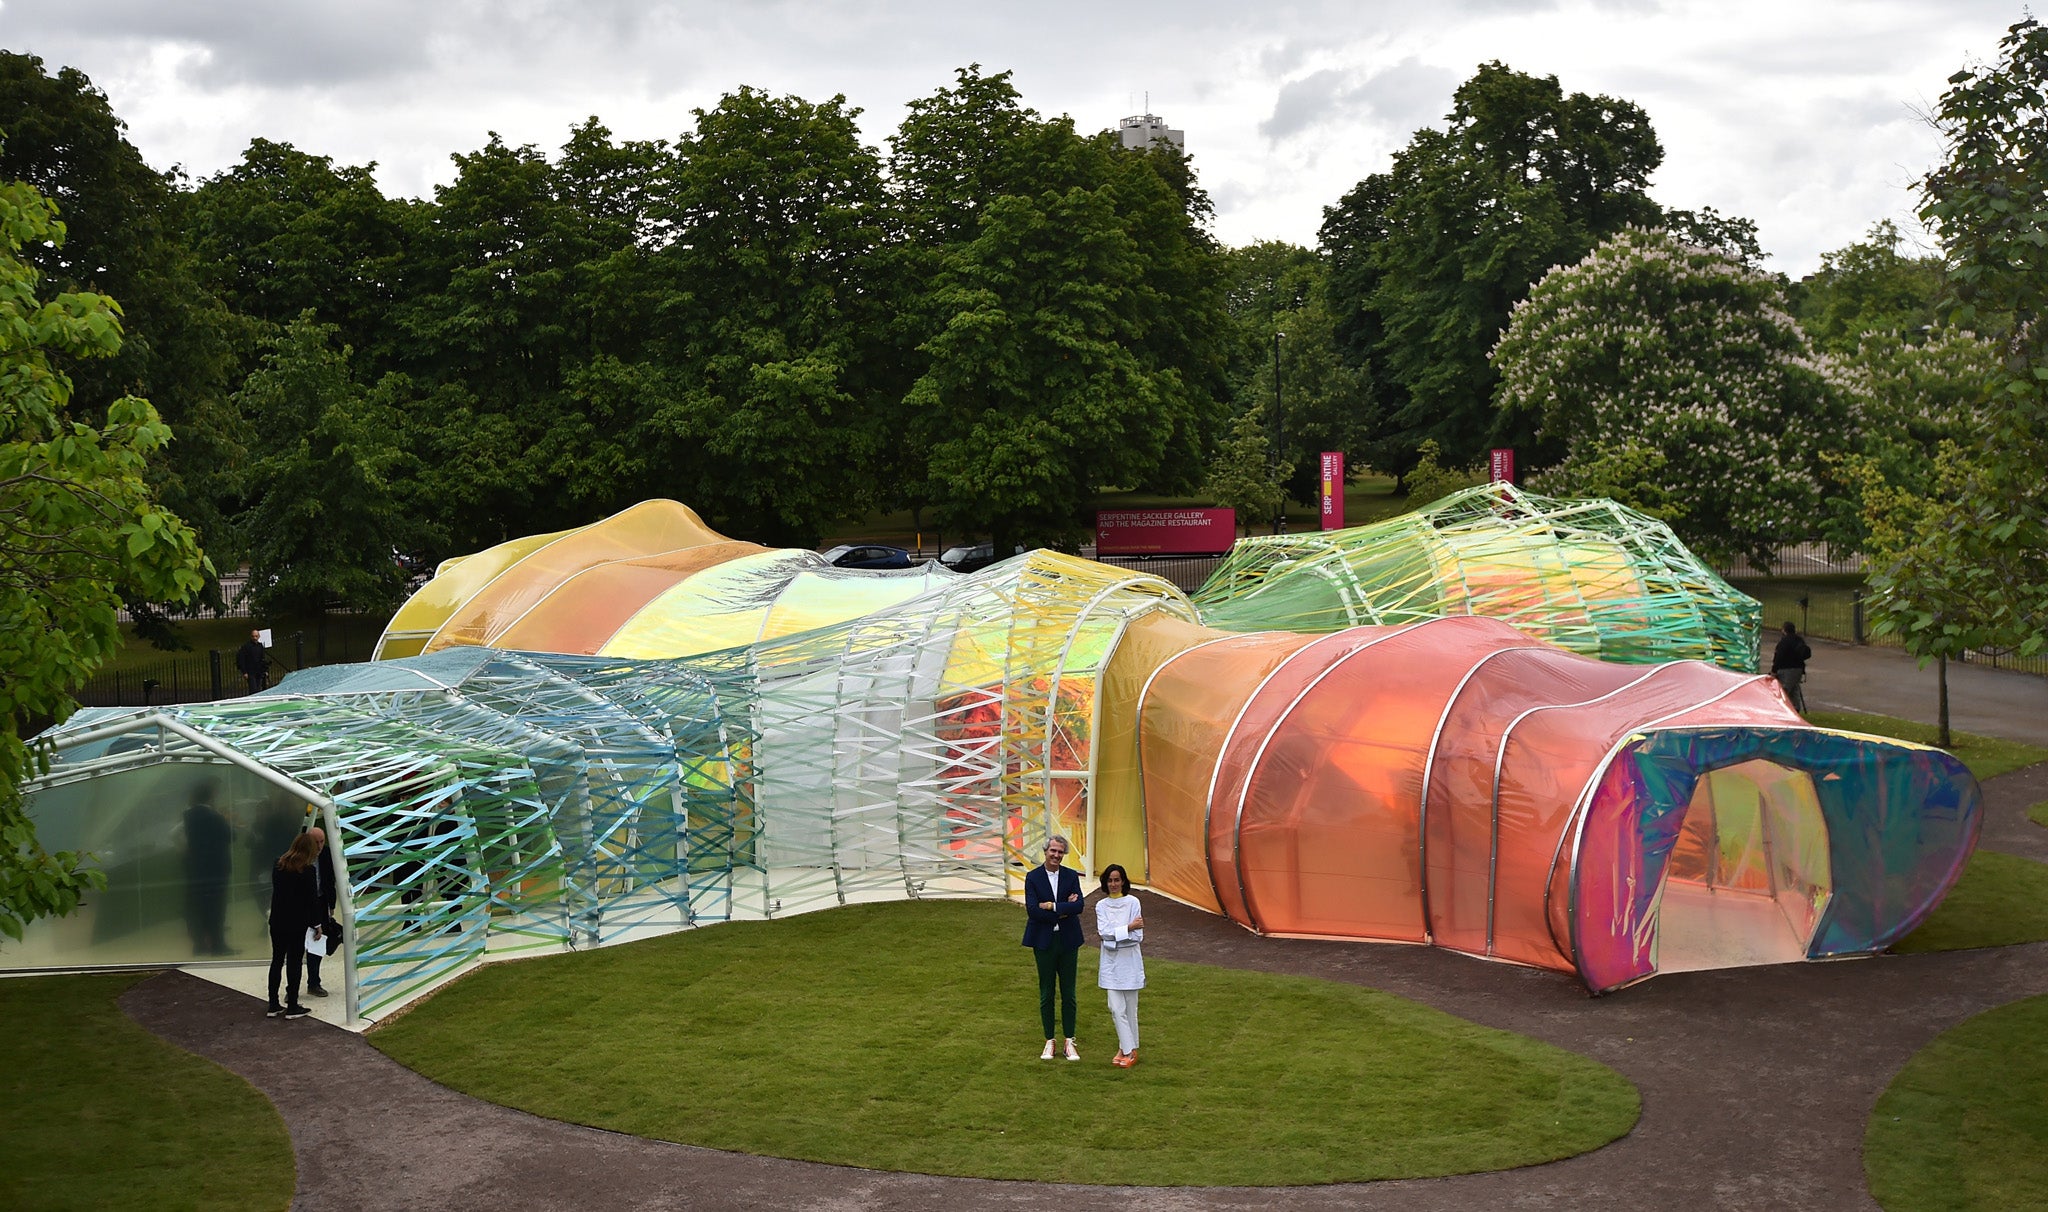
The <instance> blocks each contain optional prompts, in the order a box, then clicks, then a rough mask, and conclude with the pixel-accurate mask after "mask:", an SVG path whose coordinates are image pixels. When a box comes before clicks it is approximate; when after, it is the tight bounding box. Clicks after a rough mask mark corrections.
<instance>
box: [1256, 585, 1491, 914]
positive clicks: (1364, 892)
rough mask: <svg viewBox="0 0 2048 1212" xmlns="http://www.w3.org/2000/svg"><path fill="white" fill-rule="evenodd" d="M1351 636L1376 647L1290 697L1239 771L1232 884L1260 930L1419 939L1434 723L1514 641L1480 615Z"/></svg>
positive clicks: (1336, 667) (1341, 663)
mask: <svg viewBox="0 0 2048 1212" xmlns="http://www.w3.org/2000/svg"><path fill="white" fill-rule="evenodd" d="M1357 634H1361V635H1366V636H1372V637H1374V638H1377V640H1378V642H1377V643H1374V644H1372V645H1371V646H1369V647H1362V648H1361V649H1360V651H1359V652H1358V653H1357V654H1356V655H1355V656H1352V657H1347V658H1346V659H1345V660H1343V661H1342V662H1340V663H1339V664H1337V665H1336V666H1334V667H1333V668H1332V670H1331V672H1330V674H1329V675H1328V676H1327V677H1323V678H1320V679H1318V680H1316V681H1315V682H1314V683H1313V684H1312V685H1311V686H1310V687H1309V688H1308V689H1307V691H1306V693H1304V694H1302V695H1301V696H1300V698H1299V701H1298V702H1296V703H1295V704H1294V705H1293V707H1292V708H1291V709H1289V710H1288V711H1287V714H1286V716H1285V718H1284V719H1283V720H1281V721H1279V723H1278V725H1277V727H1275V728H1274V729H1273V734H1272V739H1271V740H1270V742H1269V743H1268V744H1267V745H1266V748H1265V752H1264V754H1263V755H1262V756H1261V757H1260V758H1259V760H1258V762H1257V764H1256V766H1255V767H1254V769H1253V770H1252V773H1251V776H1250V778H1249V780H1248V782H1247V784H1246V788H1245V792H1244V808H1243V815H1242V822H1241V824H1240V826H1239V863H1240V868H1241V878H1242V880H1243V885H1244V890H1245V895H1246V900H1247V902H1248V905H1249V909H1250V912H1251V913H1252V915H1253V916H1254V918H1255V920H1257V921H1258V922H1259V923H1260V928H1261V929H1264V930H1268V931H1271V932H1274V933H1281V934H1314V935H1331V936H1338V937H1348V938H1379V939H1397V940H1405V941H1421V940H1422V939H1423V937H1424V929H1423V916H1422V905H1423V899H1424V889H1423V885H1422V865H1423V854H1422V835H1421V832H1420V825H1421V821H1420V811H1421V801H1422V787H1423V770H1424V766H1425V765H1426V763H1427V760H1428V755H1429V748H1430V742H1431V739H1432V737H1433V736H1434V734H1435V731H1436V726H1437V721H1438V720H1439V719H1440V718H1441V716H1442V714H1443V707H1444V704H1445V702H1446V701H1448V699H1449V698H1450V696H1451V693H1452V691H1453V690H1454V688H1455V687H1456V686H1457V684H1458V681H1459V679H1460V678H1462V677H1463V675H1464V673H1465V671H1466V670H1467V669H1468V668H1470V667H1471V665H1472V664H1473V662H1474V661H1475V660H1477V659H1478V656H1479V655H1481V654H1484V653H1485V652H1487V651H1490V650H1492V649H1494V648H1498V647H1500V646H1501V645H1502V644H1503V643H1523V642H1526V641H1525V640H1524V639H1523V638H1522V637H1521V636H1520V634H1519V633H1517V632H1515V631H1514V630H1512V629H1511V628H1508V627H1507V626H1505V625H1504V624H1500V623H1495V622H1492V621H1490V620H1485V619H1445V620H1439V621H1437V622H1433V623H1428V624H1424V625H1422V626H1419V627H1411V628H1403V629H1398V630H1397V629H1381V628H1373V629H1362V630H1361V631H1360V632H1359V633H1357Z"/></svg>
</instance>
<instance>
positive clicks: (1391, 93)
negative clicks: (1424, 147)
mask: <svg viewBox="0 0 2048 1212" xmlns="http://www.w3.org/2000/svg"><path fill="white" fill-rule="evenodd" d="M1353 79H1354V73H1351V72H1347V71H1342V70H1339V69H1336V68H1324V69H1322V70H1321V71H1316V72H1311V73H1309V74H1308V75H1306V76H1303V77H1301V78H1300V79H1298V80H1290V81H1288V82H1287V83H1286V84H1283V85H1281V86H1280V91H1279V94H1278V96H1276V97H1275V98H1274V102H1273V112H1272V114H1271V116H1269V117H1268V118H1266V120H1265V121H1263V122H1261V123H1259V133H1260V134H1262V135H1264V136H1266V139H1267V141H1268V142H1271V143H1278V142H1280V141H1282V140H1284V139H1289V138H1292V137H1294V136H1295V135H1299V134H1302V133H1303V132H1305V131H1308V130H1309V129H1311V128H1313V127H1317V126H1322V125H1328V124H1335V123H1340V122H1360V121H1367V122H1371V123H1372V124H1373V125H1375V126H1379V127H1383V128H1386V129H1389V130H1395V131H1402V132H1406V131H1411V130H1414V129H1415V128H1416V127H1418V126H1422V125H1424V124H1426V123H1428V122H1429V121H1431V120H1432V119H1434V118H1437V117H1439V116H1441V115H1442V114H1444V113H1445V112H1447V111H1448V110H1449V109H1450V99H1451V94H1452V93H1453V92H1454V91H1455V90H1456V89H1457V86H1458V78H1457V76H1456V75H1454V74H1453V73H1451V72H1448V71H1445V70H1444V69H1443V68H1440V67H1433V66H1431V65H1429V64H1426V63H1424V62H1422V61H1421V60H1420V59H1419V58H1416V57H1415V56H1412V55H1411V56H1409V57H1408V58H1406V59H1403V60H1401V61H1400V62H1399V63H1396V64H1395V65H1394V66H1392V67H1389V68H1386V69H1384V70H1382V71H1378V72H1374V73H1373V74H1371V75H1369V76H1367V77H1365V79H1363V80H1362V81H1358V82H1357V83H1353Z"/></svg>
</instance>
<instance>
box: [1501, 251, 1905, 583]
mask: <svg viewBox="0 0 2048 1212" xmlns="http://www.w3.org/2000/svg"><path fill="white" fill-rule="evenodd" d="M1493 364H1494V367H1495V369H1496V370H1497V371H1498V372H1499V374H1500V392H1499V397H1498V400H1499V407H1500V409H1501V410H1502V411H1503V412H1505V413H1509V414H1514V415H1519V416H1520V417H1523V418H1526V419H1527V421H1528V422H1530V423H1532V424H1533V425H1534V426H1536V427H1537V428H1538V429H1539V430H1540V432H1541V434H1542V435H1543V437H1544V438H1545V439H1546V440H1549V441H1553V442H1556V443H1558V444H1559V445H1561V446H1562V448H1563V449H1564V452H1565V453H1564V457H1563V458H1562V459H1561V460H1560V461H1559V462H1558V463H1556V464H1555V465H1554V466H1552V467H1550V468H1548V469H1547V470H1545V471H1543V472H1542V473H1541V475H1539V476H1538V477H1537V480H1538V481H1540V483H1541V484H1542V485H1543V490H1544V491H1546V492H1557V493H1564V494H1571V493H1577V492H1585V491H1589V490H1590V489H1591V488H1592V486H1593V485H1594V484H1595V482H1598V483H1599V484H1600V486H1601V487H1604V488H1606V489H1607V490H1608V491H1610V492H1612V491H1614V490H1615V488H1616V487H1617V485H1616V483H1615V481H1616V480H1617V479H1618V478H1619V475H1618V473H1620V472H1622V471H1625V470H1629V466H1630V465H1632V466H1633V469H1634V470H1635V472H1636V473H1637V475H1638V476H1639V477H1640V478H1639V479H1637V481H1636V482H1637V483H1638V484H1639V485H1640V486H1641V487H1640V488H1638V489H1636V490H1634V491H1629V492H1624V493H1623V494H1622V495H1623V496H1624V497H1626V498H1629V499H1631V500H1633V501H1635V502H1637V503H1642V502H1645V501H1657V500H1661V502H1662V503H1663V504H1664V505H1665V507H1666V508H1667V509H1668V508H1672V507H1675V508H1676V509H1677V510H1678V511H1679V516H1678V517H1677V525H1676V526H1675V527H1674V528H1675V529H1676V530H1677V531H1678V533H1679V534H1680V535H1681V536H1682V537H1683V538H1684V539H1685V540H1686V542H1688V543H1690V544H1692V545H1694V547H1695V548H1696V549H1698V550H1699V551H1701V552H1702V553H1703V554H1706V555H1708V556H1710V557H1729V556H1734V555H1739V554H1740V555H1748V556H1749V557H1750V558H1751V559H1752V560H1755V561H1757V562H1758V563H1759V564H1762V563H1764V562H1767V561H1768V560H1769V558H1770V557H1771V554H1772V552H1773V549H1774V548H1775V547H1776V546H1777V545H1778V544H1779V543H1781V542H1786V541H1791V540H1797V539H1804V538H1808V537H1811V535H1810V527H1811V526H1812V524H1813V520H1814V519H1815V518H1816V517H1817V516H1818V515H1819V514H1820V512H1821V502H1822V495H1823V489H1822V477H1823V470H1824V462H1823V460H1824V456H1826V455H1827V454H1829V453H1835V454H1841V453H1846V452H1847V450H1848V449H1849V446H1848V443H1849V439H1850V436H1851V435H1852V434H1854V433H1856V432H1857V431H1858V430H1859V429H1860V428H1861V424H1862V420H1863V417H1864V413H1865V400H1864V392H1865V388H1864V385H1863V383H1862V381H1861V380H1860V379H1859V378H1858V377H1857V376H1855V375H1853V374H1851V373H1849V372H1847V371H1846V370H1844V369H1843V368H1842V367H1840V366H1838V365H1836V364H1835V363H1834V362H1833V361H1832V360H1830V359H1828V358H1826V357H1824V356H1820V355H1817V354H1816V353H1815V352H1814V350H1813V348H1812V345H1811V343H1810V342H1809V341H1808V339H1807V337H1806V334H1805V332H1804V331H1803V330H1802V329H1801V328H1800V327H1799V325H1798V324H1797V323H1796V322H1795V321H1794V320H1793V319H1792V317H1791V316H1790V315H1789V314H1787V313H1786V312H1785V310H1784V296H1783V293H1782V291H1781V290H1780V289H1779V287H1778V284H1777V283H1776V282H1775V281H1774V280H1773V279H1771V278H1768V277H1766V276H1764V275H1763V274H1760V273H1758V272H1756V271H1755V270H1752V269H1748V268H1745V267H1744V266H1743V265H1741V264H1739V263H1738V262H1735V261H1732V260H1730V259H1728V258H1726V257H1724V256H1721V255H1719V254H1717V253H1713V252H1710V251H1708V250H1706V249H1700V248H1691V247H1687V246H1686V245H1683V244H1681V243H1679V242H1678V240H1677V239H1676V238H1674V237H1673V236H1671V235H1670V234H1669V233H1667V232H1663V231H1654V230H1653V231H1644V230H1639V229H1629V230H1626V231H1623V232H1622V233H1621V234H1620V235H1617V236H1615V237H1614V238H1612V239H1610V240H1608V241H1607V242H1606V243H1604V244H1602V245H1601V246H1600V247H1599V248H1597V249H1595V250H1593V252H1591V253H1589V254H1588V255H1587V256H1586V257H1585V258H1584V259H1582V260H1581V261H1579V262H1578V263H1577V264H1575V265H1570V266H1565V267H1562V268H1559V269H1556V270H1553V271H1551V272H1550V273H1549V274H1547V275H1545V276H1544V278H1543V280H1542V281H1541V282H1539V283H1537V284H1536V286H1535V288H1534V289H1532V290H1531V291H1530V292H1529V297H1528V299H1526V300H1525V301H1523V302H1522V303H1521V304H1520V305H1518V306H1517V307H1516V308H1515V311H1514V316H1513V318H1512V319H1511V320H1510V321H1509V323H1508V329H1507V332H1506V333H1505V334H1503V335H1502V337H1501V340H1500V343H1499V345H1498V346H1497V347H1496V348H1495V349H1494V351H1493ZM1616 452H1623V455H1624V456H1625V462H1623V461H1617V460H1618V456H1617V453H1616ZM1652 476H1654V477H1655V480H1654V481H1653V480H1652V479H1651V477H1652Z"/></svg>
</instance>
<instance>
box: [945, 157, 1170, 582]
mask: <svg viewBox="0 0 2048 1212" xmlns="http://www.w3.org/2000/svg"><path fill="white" fill-rule="evenodd" d="M1140 273H1141V265H1140V255H1139V252H1138V249H1137V246H1136V242H1135V241H1134V240H1132V239H1131V237H1130V236H1129V234H1127V233H1126V232H1125V230H1124V229H1123V226H1122V224H1120V223H1119V222H1118V218H1117V214H1116V208H1115V199H1114V197H1113V191H1112V190H1111V189H1109V188H1107V187H1105V188H1103V189H1099V190H1092V191H1091V190H1084V189H1080V188H1078V187H1077V188H1074V189H1071V190H1068V191H1067V192H1066V193H1065V194H1047V195H1045V196H1043V197H1041V198H1029V197H1022V196H1015V195H1012V196H1007V197H1001V198H997V199H995V200H994V201H993V202H991V203H990V204H989V207H988V209H987V211H986V212H985V214H984V216H983V219H982V224H981V234H980V236H979V237H978V238H977V239H976V240H975V241H974V242H973V243H971V244H969V245H967V246H966V247H965V248H963V249H961V250H959V251H958V252H957V253H955V254H954V255H953V256H951V257H949V258H948V259H947V263H946V269H945V272H944V273H943V274H942V276H941V278H940V284H939V294H940V299H941V301H942V303H943V304H944V306H945V308H946V310H947V311H948V312H949V313H950V314H951V316H952V319H951V320H950V322H949V323H948V324H947V326H946V328H945V330H944V331H943V332H941V333H939V334H938V335H937V336H936V337H934V338H933V339H932V340H931V342H930V343H929V344H928V345H927V346H926V350H927V352H928V353H929V355H930V358H931V362H930V368H929V369H928V370H927V371H926V372H925V374H924V375H923V377H921V378H920V379H919V380H918V381H917V383H916V384H915V386H913V387H912V389H911V392H910V397H909V402H910V404H911V405H912V407H913V409H914V413H913V415H914V416H915V417H916V418H917V421H918V424H919V431H918V434H917V437H918V438H919V439H920V440H921V442H922V443H923V444H924V446H925V449H927V450H928V451H929V452H930V473H929V475H930V478H931V480H932V482H933V483H934V484H935V486H936V487H937V490H938V492H937V497H936V499H937V500H938V501H939V502H940V506H939V510H940V516H941V520H942V521H943V522H944V523H945V524H946V525H947V526H948V527H949V528H960V529H970V530H975V531H985V532H988V533H989V534H991V535H992V536H993V539H994V542H995V544H996V550H998V551H1007V550H1009V546H1010V544H1011V542H1012V541H1013V540H1018V539H1028V540H1036V541H1061V540H1065V539H1069V538H1071V537H1072V535H1073V533H1074V531H1075V529H1076V525H1077V519H1078V518H1079V516H1080V514H1081V512H1082V510H1083V509H1084V507H1085V505H1086V503H1087V502H1088V500H1089V499H1090V498H1092V497H1093V496H1094V495H1095V493H1096V492H1098V491H1099V490H1100V489H1101V488H1103V487H1104V486H1115V485H1128V484H1134V483H1140V482H1142V481H1143V480H1144V479H1145V478H1146V477H1147V476H1149V475H1150V474H1152V472H1153V471H1154V470H1155V469H1156V467H1157V464H1158V462H1159V460H1160V459H1161V458H1162V457H1163V456H1164V454H1165V451H1166V449H1167V442H1168V437H1169V435H1170V434H1171V433H1172V432H1173V431H1174V430H1175V429H1176V428H1177V427H1181V426H1184V425H1187V424H1188V423H1189V422H1190V421H1191V419H1192V414H1193V413H1194V411H1195V405H1194V402H1193V401H1191V400H1190V398H1189V395H1188V391H1187V387H1186V383H1185V381H1184V379H1183V378H1182V376H1181V374H1180V373H1179V371H1178V370H1177V369H1171V368H1154V367H1149V366H1147V365H1146V364H1145V362H1144V361H1143V360H1142V359H1141V358H1140V357H1139V356H1138V354H1137V353H1136V352H1135V351H1134V349H1133V347H1134V346H1135V345H1137V344H1138V343H1139V341H1138V338H1139V333H1138V332H1137V324H1138V322H1139V319H1138V317H1139V308H1138V307H1137V306H1136V305H1135V301H1134V300H1133V299H1132V298H1131V296H1132V294H1133V293H1134V291H1133V285H1132V284H1133V282H1134V281H1135V280H1136V279H1137V278H1138V277H1139V276H1140Z"/></svg>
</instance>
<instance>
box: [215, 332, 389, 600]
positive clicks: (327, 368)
mask: <svg viewBox="0 0 2048 1212" xmlns="http://www.w3.org/2000/svg"><path fill="white" fill-rule="evenodd" d="M335 332H336V329H335V327H334V326H333V325H331V324H321V323H320V322H318V321H317V320H315V319H314V318H313V313H312V312H311V311H310V310H309V311H307V312H305V313H303V314H301V315H300V316H299V318H298V319H297V320H294V321H293V322H292V323H290V324H288V325H286V326H285V328H284V331H283V332H282V333H280V334H279V335H278V337H277V340H276V342H275V343H274V344H273V346H272V348H271V350H270V352H269V353H267V354H266V355H265V356H264V358H263V360H262V363H261V364H260V365H259V366H258V367H257V369H256V371H255V372H254V373H253V374H251V375H250V376H249V378H248V379H247V381H245V382H244V383H243V384H242V390H241V392H240V394H239V403H240V405H241V408H242V411H243V412H244V413H245V414H246V415H247V416H248V417H249V418H250V419H251V422H252V423H253V425H254V427H255V429H256V430H257V433H258V436H259V440H260V444H261V448H262V449H263V451H264V452H265V453H264V455H263V457H262V458H260V459H259V460H258V461H257V462H256V464H255V465H254V467H253V468H252V469H251V472H252V474H251V482H252V483H253V484H254V485H256V489H255V491H254V492H253V493H252V494H251V501H250V504H249V508H248V510H247V511H246V512H245V513H244V514H242V515H241V516H240V517H239V518H237V519H236V521H237V524H238V525H240V526H241V527H242V529H243V546H244V548H245V549H246V550H247V551H248V552H249V584H250V596H251V598H252V599H253V601H254V602H255V605H256V607H257V609H259V610H260V611H262V612H263V613H265V614H270V615H280V614H287V613H289V614H297V615H312V616H315V617H316V618H322V619H324V616H325V614H326V612H327V611H328V610H329V609H330V608H334V607H340V608H342V609H346V610H353V611H358V612H362V613H377V612H380V611H387V610H390V609H391V608H393V607H394V606H396V605H397V604H398V601H399V599H400V598H401V597H403V596H404V591H405V576H406V574H405V572H404V570H403V569H401V568H400V567H399V566H398V563H397V561H396V560H395V559H394V558H393V555H394V552H396V551H400V550H411V549H413V548H414V547H415V546H416V543H415V539H416V538H417V535H418V525H417V524H416V523H414V522H413V521H412V520H411V516H412V515H411V511H410V510H409V509H408V508H407V506H408V505H410V504H412V502H410V501H408V500H407V498H406V494H405V490H404V488H403V484H404V483H405V482H407V481H410V480H411V479H413V478H415V477H416V475H417V468H416V466H415V460H414V459H413V457H412V456H411V455H410V454H409V453H407V452H406V451H405V450H404V448H403V447H402V446H401V445H400V425H399V410H398V408H397V407H395V406H394V403H393V400H392V398H391V397H392V395H393V394H394V392H396V391H398V390H400V386H399V385H400V383H401V382H402V380H400V379H399V378H398V377H397V376H393V377H392V379H391V380H390V381H389V382H387V383H384V384H380V385H379V387H378V388H376V389H371V390H365V389H364V388H363V387H362V386H361V385H359V384H358V383H356V382H355V381H354V380H353V379H352V378H351V377H350V374H349V359H350V352H351V351H350V350H349V348H348V347H347V346H340V347H338V348H337V347H336V346H335V344H334V336H335Z"/></svg>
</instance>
